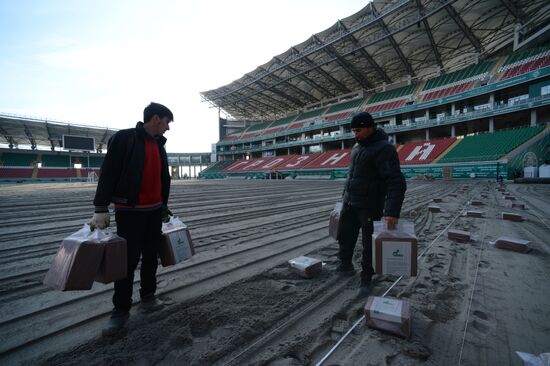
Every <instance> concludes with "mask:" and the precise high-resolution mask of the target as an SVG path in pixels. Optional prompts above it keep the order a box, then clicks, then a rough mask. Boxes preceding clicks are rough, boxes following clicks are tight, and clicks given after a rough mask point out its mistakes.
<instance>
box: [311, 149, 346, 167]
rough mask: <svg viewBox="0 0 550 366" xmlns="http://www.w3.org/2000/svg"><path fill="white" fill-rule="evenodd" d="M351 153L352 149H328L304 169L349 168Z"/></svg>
mask: <svg viewBox="0 0 550 366" xmlns="http://www.w3.org/2000/svg"><path fill="white" fill-rule="evenodd" d="M350 154H351V149H348V150H333V151H327V152H324V153H322V154H320V155H319V156H317V157H316V158H315V159H313V160H312V161H311V162H309V163H307V164H306V166H305V167H304V169H334V168H347V167H348V165H349V158H350Z"/></svg>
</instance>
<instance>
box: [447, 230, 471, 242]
mask: <svg viewBox="0 0 550 366" xmlns="http://www.w3.org/2000/svg"><path fill="white" fill-rule="evenodd" d="M447 237H448V238H449V239H451V240H453V241H457V242H459V243H467V242H469V241H470V238H471V234H470V232H469V231H463V230H457V229H449V230H448V231H447Z"/></svg>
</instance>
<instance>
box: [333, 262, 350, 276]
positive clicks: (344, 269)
mask: <svg viewBox="0 0 550 366" xmlns="http://www.w3.org/2000/svg"><path fill="white" fill-rule="evenodd" d="M336 272H338V273H341V274H345V275H347V276H352V275H354V274H355V268H354V267H353V263H351V262H347V261H346V262H344V261H341V262H340V264H339V265H338V267H336Z"/></svg>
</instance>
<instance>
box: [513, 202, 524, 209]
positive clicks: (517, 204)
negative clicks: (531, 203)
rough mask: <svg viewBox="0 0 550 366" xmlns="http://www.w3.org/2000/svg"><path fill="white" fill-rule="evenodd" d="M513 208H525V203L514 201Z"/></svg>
mask: <svg viewBox="0 0 550 366" xmlns="http://www.w3.org/2000/svg"><path fill="white" fill-rule="evenodd" d="M512 208H519V209H520V210H525V204H523V203H514V202H512Z"/></svg>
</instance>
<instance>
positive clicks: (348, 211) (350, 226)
mask: <svg viewBox="0 0 550 366" xmlns="http://www.w3.org/2000/svg"><path fill="white" fill-rule="evenodd" d="M359 229H361V232H362V240H363V255H362V261H361V266H362V269H363V273H362V275H363V276H371V275H372V274H374V269H373V268H372V232H373V224H372V219H371V218H370V217H369V216H368V215H367V212H366V210H363V209H361V208H358V207H353V206H350V205H348V204H344V206H343V207H342V212H341V213H340V225H339V228H338V243H339V245H340V251H339V253H338V258H340V260H341V261H342V262H349V263H351V261H352V259H353V252H354V250H355V244H356V243H357V238H358V236H359Z"/></svg>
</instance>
